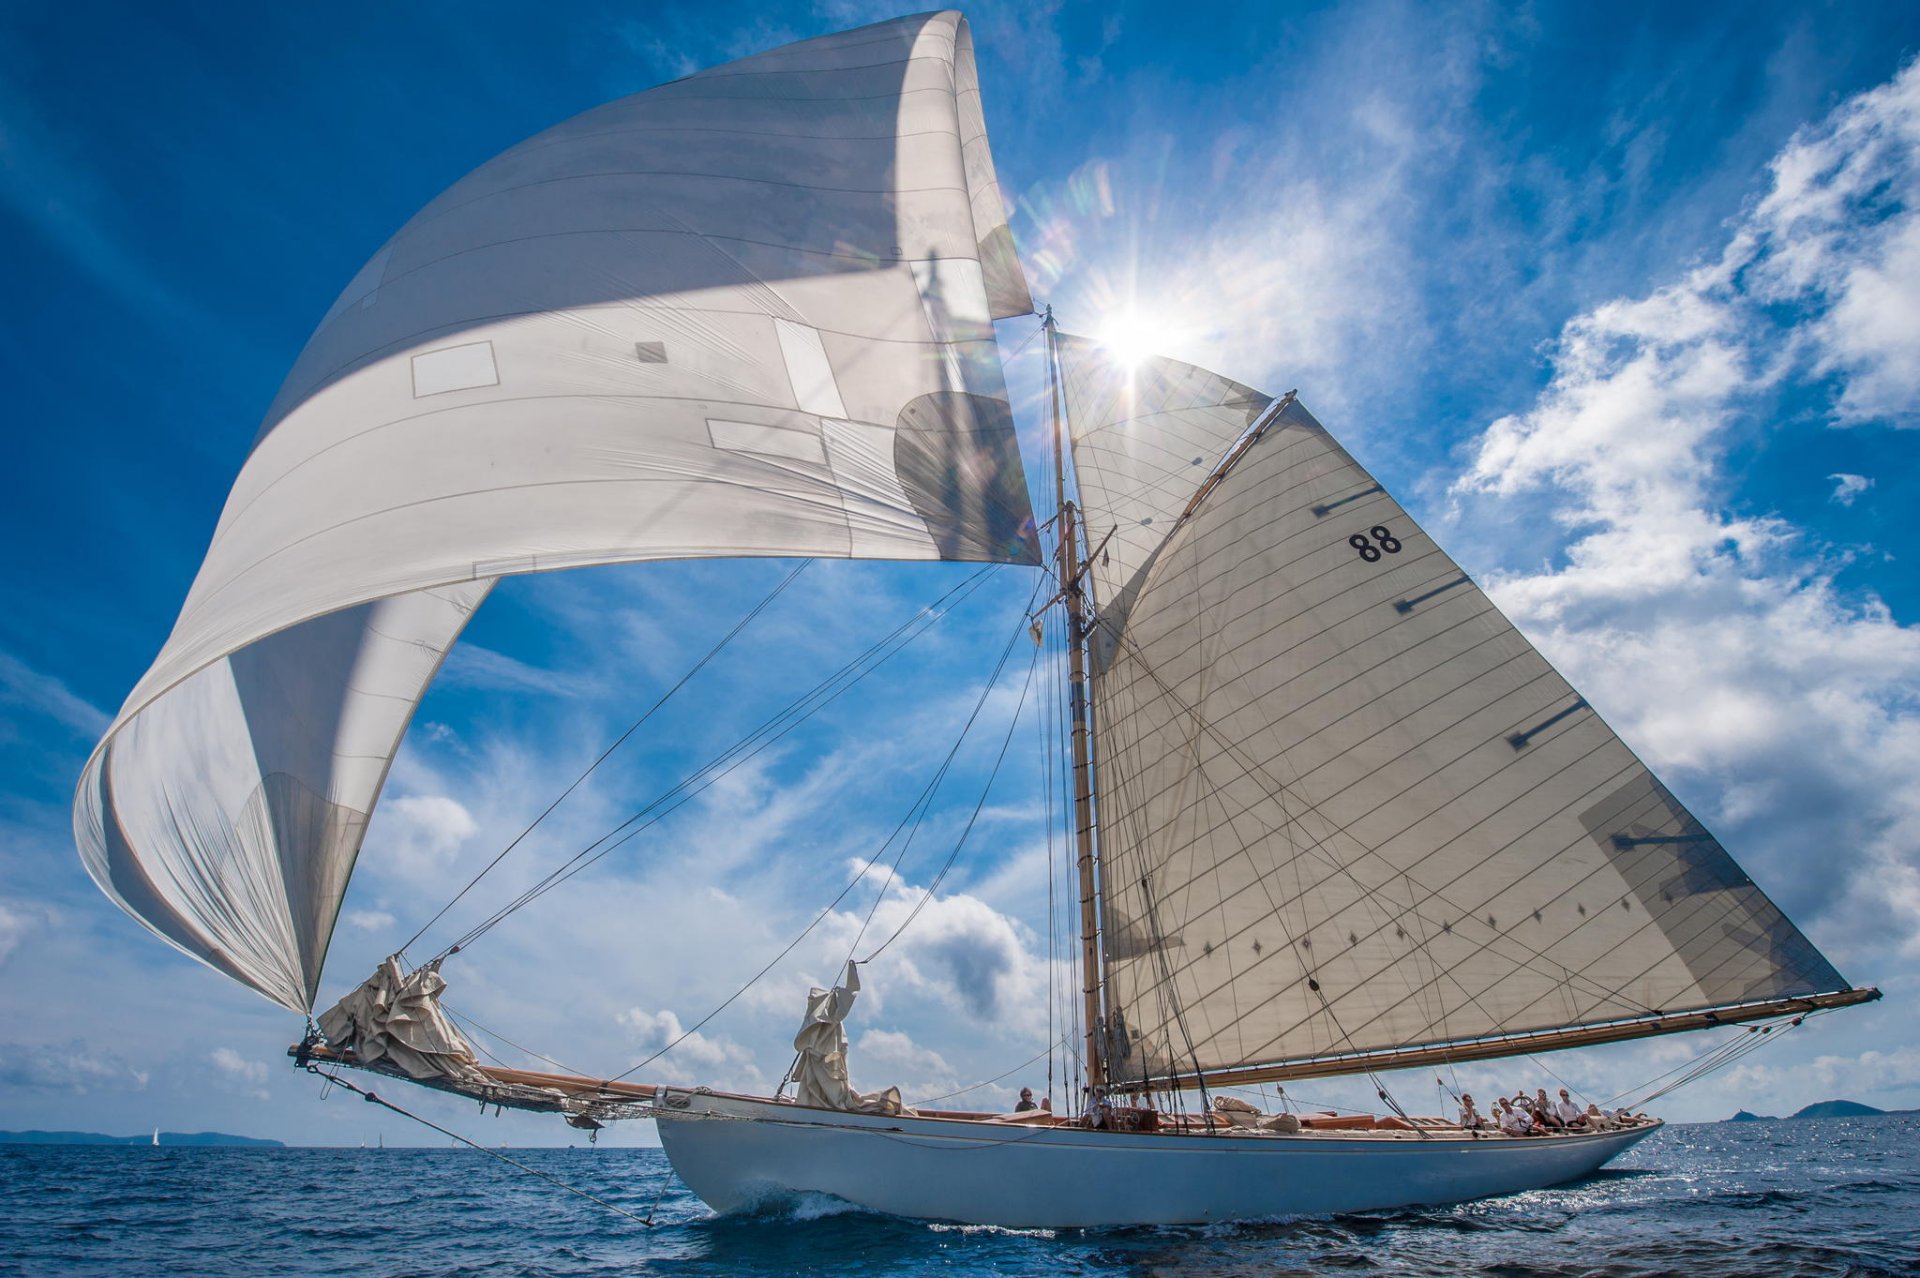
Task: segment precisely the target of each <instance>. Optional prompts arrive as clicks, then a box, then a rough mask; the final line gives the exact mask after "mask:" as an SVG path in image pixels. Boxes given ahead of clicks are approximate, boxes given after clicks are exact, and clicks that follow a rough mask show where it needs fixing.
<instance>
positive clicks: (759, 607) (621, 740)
mask: <svg viewBox="0 0 1920 1278" xmlns="http://www.w3.org/2000/svg"><path fill="white" fill-rule="evenodd" d="M812 563H813V560H811V559H802V560H801V561H800V563H799V566H798V567H796V568H794V570H793V571H792V572H790V573H788V574H787V575H786V576H785V577H783V578H782V579H781V581H780V584H779V585H777V586H775V587H774V588H773V589H772V590H771V591H769V592H768V593H767V597H766V598H764V599H762V600H761V601H760V602H759V603H757V604H755V605H754V607H753V610H752V611H751V612H749V613H748V614H747V615H746V616H744V617H742V618H741V619H740V620H739V621H738V622H737V623H736V624H735V625H734V627H733V629H731V630H729V631H727V633H726V634H725V635H722V636H721V638H720V642H719V643H716V644H715V645H713V647H711V648H709V649H708V650H707V655H706V656H704V657H702V658H700V660H698V661H696V662H695V663H694V664H693V668H692V669H691V670H689V671H687V672H686V673H685V674H683V675H681V676H680V680H679V682H677V683H675V684H674V685H673V686H672V687H671V688H668V689H667V690H666V691H665V692H663V693H661V694H660V696H659V698H658V699H657V700H656V701H655V702H654V703H653V704H652V705H650V706H648V707H647V711H646V713H645V714H643V715H641V716H640V717H639V718H638V719H635V720H634V721H633V723H632V724H630V725H629V726H628V728H627V730H626V731H625V732H622V733H621V734H620V735H619V736H618V737H616V738H614V741H613V744H612V745H610V746H608V747H607V748H606V749H605V750H602V751H601V752H600V757H599V758H597V759H595V760H594V761H593V762H592V763H590V764H588V765H587V768H586V771H584V772H582V773H581V774H580V775H579V776H577V777H575V778H574V779H573V783H572V784H571V785H569V786H568V787H567V788H566V789H564V790H562V791H561V792H560V797H558V798H556V799H555V800H554V801H553V802H552V803H549V804H548V805H547V806H546V809H545V810H544V811H542V812H541V813H540V815H539V816H537V817H535V818H534V819H533V820H532V821H531V822H529V823H528V825H527V828H526V829H524V830H522V831H520V833H518V834H516V835H514V836H513V842H511V843H509V844H507V846H506V847H504V848H502V849H501V850H500V854H499V855H498V856H496V857H494V858H493V860H491V861H489V862H487V864H486V865H485V866H484V867H482V868H481V870H480V872H479V873H478V874H476V875H474V876H473V877H472V878H471V879H469V880H468V881H467V885H466V886H465V887H463V888H461V889H460V890H459V891H458V892H456V893H454V895H453V899H452V900H451V901H448V902H447V903H446V904H445V905H443V906H441V907H440V909H439V911H438V912H437V913H435V914H434V916H433V917H432V918H430V919H428V920H427V921H426V922H425V923H422V924H421V925H420V930H419V931H418V932H415V933H414V934H413V935H412V936H411V937H409V938H408V939H407V942H406V944H405V945H402V946H401V947H400V949H399V951H398V952H399V953H400V954H403V955H404V954H405V953H406V952H407V946H409V945H412V944H413V943H414V942H415V941H418V940H419V939H420V938H421V937H422V936H424V935H426V932H427V929H428V928H430V927H432V926H433V925H434V924H435V923H438V922H439V921H440V920H441V918H442V917H444V916H445V915H446V912H447V911H448V910H451V909H452V908H453V907H454V906H455V905H457V904H459V902H460V898H461V897H464V896H465V895H466V894H467V893H469V892H471V891H472V890H473V889H474V888H475V886H477V885H478V884H479V882H480V880H481V879H484V878H486V877H487V875H488V874H489V873H491V872H492V871H493V868H494V867H495V866H497V865H499V864H500V862H502V861H504V860H506V858H507V855H508V854H509V853H510V852H512V851H513V850H514V849H515V848H517V847H519V846H520V843H521V841H522V840H523V839H525V838H526V837H527V836H528V835H529V834H532V833H533V832H534V830H535V829H536V828H537V827H538V826H539V825H540V823H541V822H542V821H545V820H546V819H547V818H548V817H550V816H552V815H553V812H554V809H555V808H558V807H559V806H560V805H561V804H562V803H564V802H566V800H567V796H568V795H570V794H572V793H573V792H574V791H575V790H577V789H579V788H580V786H581V785H582V783H584V782H585V781H586V779H587V778H588V777H590V776H592V775H593V774H594V771H595V770H596V769H598V768H599V766H600V765H601V764H603V763H605V762H606V761H607V758H608V756H609V755H611V754H612V753H613V752H614V751H615V750H618V749H619V748H620V747H621V746H623V745H625V744H626V743H627V739H628V738H629V737H631V736H632V735H633V734H634V733H636V732H638V731H639V730H640V728H641V725H643V724H645V723H646V721H647V720H649V719H651V718H653V716H654V714H655V713H656V712H658V711H659V709H660V707H661V706H664V705H666V704H667V702H668V700H669V699H670V698H672V696H673V694H674V693H676V692H678V691H680V689H682V688H684V687H686V686H687V683H688V681H689V680H691V679H692V678H693V677H694V676H695V675H697V674H699V673H700V671H701V670H703V669H705V668H706V665H707V663H708V662H710V661H712V660H713V659H714V658H715V657H717V656H719V655H720V651H721V649H723V648H725V647H726V646H727V645H728V644H730V643H732V642H733V641H734V639H735V637H737V636H738V635H739V633H740V632H741V631H742V630H745V629H746V628H747V626H748V625H750V624H751V623H752V621H753V619H754V618H755V617H758V616H759V615H760V614H761V613H763V612H765V611H766V610H767V608H768V606H769V605H771V604H772V603H773V601H774V600H775V599H778V598H779V597H780V595H781V593H782V592H783V591H785V590H786V588H787V587H788V586H791V585H792V584H793V583H794V580H795V579H796V578H797V577H799V576H800V574H801V573H803V572H805V571H806V570H807V568H808V567H809V566H810V565H812Z"/></svg>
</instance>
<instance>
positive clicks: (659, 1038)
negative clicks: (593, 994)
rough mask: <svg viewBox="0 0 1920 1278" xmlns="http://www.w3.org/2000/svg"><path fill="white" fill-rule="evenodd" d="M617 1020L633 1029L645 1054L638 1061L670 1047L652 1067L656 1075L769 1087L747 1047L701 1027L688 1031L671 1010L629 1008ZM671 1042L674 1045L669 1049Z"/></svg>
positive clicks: (714, 1083)
mask: <svg viewBox="0 0 1920 1278" xmlns="http://www.w3.org/2000/svg"><path fill="white" fill-rule="evenodd" d="M616 1019H617V1020H618V1021H619V1023H620V1024H621V1025H623V1026H625V1027H626V1028H627V1029H628V1030H630V1031H631V1032H632V1041H633V1042H634V1044H635V1045H636V1046H638V1047H639V1049H640V1053H641V1055H640V1056H639V1057H636V1058H635V1061H637V1060H639V1059H642V1058H644V1057H647V1056H652V1055H654V1054H655V1053H656V1052H659V1051H661V1050H662V1049H666V1055H665V1056H663V1057H661V1058H660V1060H659V1061H658V1062H657V1063H656V1064H655V1065H653V1066H652V1067H651V1073H652V1076H655V1077H661V1076H675V1077H679V1076H682V1075H688V1074H691V1075H695V1076H697V1077H698V1080H699V1081H700V1082H701V1083H702V1084H704V1085H707V1086H717V1087H723V1088H764V1087H765V1086H766V1081H765V1076H764V1075H763V1074H762V1072H761V1071H760V1069H759V1068H758V1067H757V1066H756V1065H755V1063H754V1060H753V1054H752V1053H751V1052H749V1051H748V1050H747V1049H746V1048H744V1047H742V1046H741V1045H740V1044H738V1043H736V1042H734V1041H733V1040H732V1039H729V1038H725V1037H721V1036H718V1035H707V1034H702V1033H700V1032H699V1031H697V1030H696V1031H694V1032H693V1033H688V1032H687V1031H686V1029H685V1027H684V1026H682V1025H681V1024H680V1018H679V1017H678V1016H677V1015H675V1014H674V1013H673V1012H671V1011H669V1010H666V1009H662V1010H660V1011H658V1012H649V1011H647V1010H645V1009H644V1008H638V1007H634V1008H628V1009H627V1010H626V1011H624V1012H622V1013H620V1015H619V1016H618V1017H617V1018H616ZM676 1040H677V1041H676ZM668 1044H673V1046H672V1047H671V1048H668ZM631 1063H633V1062H629V1064H631Z"/></svg>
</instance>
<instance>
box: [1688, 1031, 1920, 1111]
mask: <svg viewBox="0 0 1920 1278" xmlns="http://www.w3.org/2000/svg"><path fill="white" fill-rule="evenodd" d="M1724 1082H1725V1087H1726V1089H1727V1090H1728V1091H1731V1092H1734V1093H1736V1094H1740V1095H1750V1096H1755V1097H1758V1098H1764V1099H1765V1100H1766V1101H1767V1103H1769V1104H1773V1105H1775V1107H1776V1108H1779V1109H1783V1110H1784V1109H1792V1108H1797V1107H1798V1106H1799V1105H1800V1104H1804V1103H1805V1102H1804V1101H1802V1100H1800V1098H1801V1097H1804V1096H1807V1095H1809V1094H1812V1095H1816V1096H1818V1097H1820V1098H1822V1099H1852V1098H1855V1097H1859V1096H1866V1095H1872V1094H1874V1093H1876V1092H1906V1093H1912V1092H1915V1091H1920V1047H1911V1046H1908V1047H1895V1048H1892V1049H1890V1050H1887V1051H1881V1050H1878V1049H1874V1048H1869V1049H1867V1050H1866V1051H1862V1052H1858V1053H1856V1054H1854V1055H1851V1056H1839V1055H1822V1056H1816V1057H1814V1058H1813V1059H1812V1060H1810V1061H1797V1062H1795V1063H1793V1064H1791V1065H1781V1064H1761V1063H1753V1064H1740V1065H1736V1066H1734V1067H1733V1068H1732V1069H1730V1070H1728V1071H1727V1074H1726V1078H1725V1080H1724Z"/></svg>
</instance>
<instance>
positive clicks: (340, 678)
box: [75, 12, 1035, 1010]
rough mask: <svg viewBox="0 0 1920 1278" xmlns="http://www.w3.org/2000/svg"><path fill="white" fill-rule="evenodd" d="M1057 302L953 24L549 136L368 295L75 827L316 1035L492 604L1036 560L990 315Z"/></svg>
mask: <svg viewBox="0 0 1920 1278" xmlns="http://www.w3.org/2000/svg"><path fill="white" fill-rule="evenodd" d="M1029 309H1030V301H1029V299H1028V296H1027V291H1026V285H1025V283H1024V281H1023V278H1022V275H1021V272H1020V267H1019V265H1018V263H1017V261H1016V260H1015V258H1014V255H1013V252H1012V245H1011V241H1010V239H1009V237H1008V233H1007V226H1006V219H1005V215H1004V210H1003V205H1002V200H1001V195H1000V192H999V189H998V186H997V184H996V182H995V178H994V169H993V159H992V156H991V154H990V151H989V149H988V145H987V137H986V132H985V125H984V120H983V117H982V114H981V107H980V96H979V90H978V85H977V81H976V79H975V72H974V59H973V49H972V43H971V36H970V35H969V32H968V28H967V24H966V22H965V21H964V20H963V19H962V18H961V17H960V15H959V14H957V13H953V12H947V13H941V14H934V15H922V16H919V17H914V18H903V19H900V20H897V21H892V22H886V23H881V24H879V25H877V26H872V27H867V28H864V29H862V30H858V31H852V32H847V33H844V34H841V35H836V36H829V37H826V38H823V39H818V40H810V41H806V42H803V43H800V44H796V45H792V46H790V47H787V48H784V49H779V50H776V51H774V52H771V53H767V54H762V55H759V56H757V57H752V58H747V59H744V60H742V61H739V62H735V63H731V64H729V65H727V66H724V67H720V68H717V69H715V70H711V71H706V72H702V73H700V74H698V75H694V76H690V77H688V78H686V79H684V80H680V81H676V82H674V83H672V84H668V85H664V86H662V87H660V88H657V89H653V90H650V91H648V92H645V93H641V94H638V95H636V96H634V97H630V98H626V99H624V100H621V101H618V102H614V103H612V104H610V105H607V106H604V107H600V108H598V109H596V110H592V111H589V112H587V113H585V114H583V115H580V116H577V117H575V118H574V119H572V120H569V121H567V122H566V123H564V124H561V125H559V126H557V127H555V128H553V129H550V130H548V131H547V132H545V133H542V134H539V135H538V136H536V137H534V138H531V139H529V140H528V141H526V142H523V143H521V144H520V145H519V146H516V147H514V148H513V149H512V150H509V151H507V152H506V153H505V154H503V155H501V156H499V157H498V158H497V159H494V160H492V161H491V162H489V163H487V164H486V165H483V166H482V167H481V168H479V169H477V170H476V171H474V172H473V173H472V174H470V175H468V176H467V177H466V178H464V179H462V180H461V181H460V182H458V183H456V184H455V185H454V186H453V187H451V188H450V189H449V190H447V191H446V192H445V193H444V194H443V195H441V196H440V197H439V198H438V199H436V200H434V201H433V202H432V203H431V204H429V205H428V206H427V207H426V208H425V209H423V210H422V211H421V212H420V213H419V214H418V215H417V216H416V217H415V218H414V219H413V220H412V221H410V222H408V223H407V225H406V226H405V227H403V228H402V229H401V231H400V232H399V233H398V234H397V235H395V236H394V237H393V239H392V240H390V241H389V242H388V243H387V244H386V245H385V246H384V247H383V248H381V250H380V251H379V252H378V253H376V254H375V255H374V256H373V258H372V259H371V260H370V261H369V262H368V263H367V264H366V266H365V267H364V268H363V269H362V270H361V271H360V273H359V274H358V275H357V276H356V277H355V278H354V280H353V282H352V283H351V284H349V285H348V287H347V289H346V291H345V292H344V293H342V294H341V296H340V299H339V301H337V302H336V303H335V304H334V306H333V308H332V310H331V311H329V312H328V314H327V315H326V317H325V319H324V320H323V321H322V323H321V325H320V327H319V329H318V330H317V331H316V332H315V333H314V335H313V337H312V339H311V340H310V341H309V342H308V344H307V347H306V349H305V351H304V352H303V353H302V355H301V356H300V359H299V361H298V363H297V364H296V365H295V366H294V368H293V371H292V373H291V374H290V375H289V376H288V378H287V381H286V384H285V386H284V387H283V388H282V390H281V392H280V395H279V397H278V398H277V399H276V400H275V402H274V404H273V405H272V408H271V410H270V411H269V413H268V414H267V418H266V421H265V423H264V425H263V426H262V427H261V430H260V434H259V436H258V438H257V439H256V441H255V443H254V447H253V451H252V454H251V456H249V457H248V459H247V462H246V465H245V467H244V468H243V469H242V471H241V473H240V476H239V478H238V479H237V480H236V481H235V484H234V487H233V491H232V494H231V496H230V497H229V498H228V501H227V505H226V509H225V511H224V512H223V513H222V516H221V519H220V522H219V526H218V528H217V529H216V531H215V534H214V538H213V543H212V545H211V546H210V547H209V549H208V551H207V555H206V560H205V562H204V563H203V564H202V566H201V569H200V572H199V575H198V577H197V578H196V580H195V581H194V583H193V587H192V590H191V592H190V593H189V595H188V597H187V600H186V604H185V606H184V607H183V608H182V610H181V613H180V617H179V620H178V622H177V623H176V624H175V627H174V630H173V633H172V635H171V636H170V637H169V639H168V640H167V643H166V645H165V647H164V648H163V649H162V651H161V653H160V655H159V657H158V659H157V660H156V661H155V662H154V665H153V668H152V669H151V670H150V671H149V672H148V673H147V675H146V677H145V678H143V679H142V680H141V681H140V683H139V685H138V686H137V687H136V688H135V689H134V691H133V693H132V695H131V696H130V697H129V698H128V699H127V702H126V705H125V706H124V708H123V709H122V710H121V712H120V714H119V716H118V717H117V718H116V719H115V721H114V723H113V725H112V727H111V728H110V730H109V731H108V733H107V735H106V738H105V740H103V741H102V742H101V744H100V746H99V747H98V748H97V749H96V750H95V752H94V754H93V756H92V758H91V759H90V760H89V762H88V764H87V768H86V771H85V773H84V775H83V776H82V778H81V781H80V785H79V791H78V795H77V797H76V802H75V832H76V837H77V839H78V842H79V845H80V850H81V855H82V857H83V859H84V860H85V862H86V865H87V868H88V869H89V871H90V872H91V873H92V874H93V877H94V879H95V880H96V881H97V882H98V883H99V884H100V886H101V887H102V888H103V889H104V890H105V891H106V892H107V893H108V894H109V895H110V896H112V897H113V898H114V899H115V900H116V901H117V902H119V903H120V904H121V905H122V906H123V907H124V908H125V909H127V910H128V911H129V912H130V913H132V914H134V915H135V916H137V917H138V918H140V919H141V920H142V921H144V922H145V923H146V924H147V925H148V926H149V927H150V928H152V929H153V930H154V931H155V932H157V933H158V934H159V935H161V936H162V937H164V938H165V939H166V940H168V941H170V942H171V943H173V944H174V945H175V946H176V947H178V948H179V949H181V950H183V951H185V952H186V953H188V954H190V955H192V956H194V957H196V958H199V959H201V960H203V961H204V962H206V963H208V964H210V965H212V966H213V967H215V968H217V969H218V970H220V971H223V972H226V973H227V974H228V975H230V976H233V977H234V978H235V979H237V980H240V981H242V982H244V983H246V984H247V985H250V986H252V987H253V988H254V989H257V990H259V991H261V992H262V993H264V994H266V995H267V996H268V997H270V998H272V999H274V1000H276V1001H278V1002H280V1003H283V1004H285V1005H286V1006H288V1007H290V1008H294V1009H296V1010H305V1009H307V1008H309V1007H310V1006H311V1005H312V1001H313V997H314V993H315V987H316V984H317V982H318V979H319V973H320V967H321V962H322V959H323V957H324V954H325V951H326V948H327V942H328V939H329V936H330V935H331V932H332V929H333V923H334V917H335V914H336V912H337V910H338V908H339V903H340V900H341V896H342V894H343V893H344V891H345V888H346V882H347V876H348V874H349V873H350V871H351V869H352V866H353V862H354V859H355V857H356V855H357V853H358V851H359V848H360V842H361V839H362V836H363V835H364V833H365V830H366V823H367V819H368V814H369V813H370V811H371V809H372V807H373V804H374V801H375V798H376V796H377V795H378V793H379V791H380V787H381V785H382V782H383V780H384V777H385V775H386V770H387V767H388V764H389V762H390V760H391V758H392V756H393V753H394V750H395V749H396V747H397V744H398V742H399V739H400V736H401V733H402V732H403V731H404V729H405V727H406V724H407V721H408V719H409V718H410V716H411V715H412V712H413V708H414V706H415V704H416V703H417V702H418V700H419V698H420V696H421V694H422V692H423V690H424V689H425V687H426V686H427V683H428V682H429V680H431V678H432V677H433V674H434V672H435V670H436V669H437V667H438V666H439V664H440V661H441V660H442V658H443V657H444V656H445V654H446V651H447V649H448V648H449V647H450V646H451V645H452V644H453V642H454V640H455V638H456V637H457V636H458V635H459V633H460V630H461V628H462V627H463V626H464V625H465V623H466V620H467V618H468V616H469V615H471V613H472V612H473V610H474V609H475V608H476V607H477V606H478V605H479V604H480V602H481V601H482V599H483V598H484V597H485V595H486V593H487V591H488V589H489V587H490V586H491V585H492V583H493V582H494V581H496V580H498V579H499V578H500V577H502V576H506V575H509V574H515V573H527V572H538V571H544V570H549V569H555V568H564V567H570V566H575V565H586V564H603V563H617V562H625V561H632V560H646V559H667V558H686V557H695V556H749V555H815V556H847V557H854V558H887V559H940V558H945V559H965V560H999V561H1015V562H1034V561H1035V549H1034V542H1033V530H1032V521H1031V512H1030V510H1029V507H1028V505H1027V497H1026V486H1025V480H1024V477H1023V475H1022V473H1021V469H1020V461H1019V457H1018V453H1017V451H1016V449H1015V445H1014V434H1013V426H1012V419H1011V415H1010V413H1009V411H1008V407H1007V400H1006V392H1005V387H1004V384H1003V382H1002V374H1001V369H1000V365H999V361H998V356H997V354H996V351H995V348H994V345H993V332H992V327H991V320H992V319H993V318H996V317H1006V316H1010V315H1015V314H1020V313H1024V312H1026V311H1028V310H1029Z"/></svg>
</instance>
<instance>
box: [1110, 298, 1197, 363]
mask: <svg viewBox="0 0 1920 1278" xmlns="http://www.w3.org/2000/svg"><path fill="white" fill-rule="evenodd" d="M1183 336H1184V334H1183V333H1182V331H1181V330H1179V329H1177V328H1176V327H1174V326H1173V325H1171V324H1169V323H1168V322H1167V321H1166V320H1165V319H1164V318H1162V317H1160V316H1157V315H1152V314H1149V313H1147V312H1145V311H1142V310H1138V309H1135V308H1128V309H1127V310H1124V311H1117V312H1115V313H1113V314H1111V315H1109V316H1108V317H1107V318H1106V320H1105V321H1104V322H1103V323H1102V324H1101V325H1100V328H1099V331H1098V333H1097V334H1096V340H1098V341H1099V343H1100V344H1101V345H1102V346H1104V347H1106V348H1107V349H1108V350H1109V351H1110V352H1112V353H1113V355H1114V357H1115V358H1116V359H1118V360H1120V361H1121V362H1122V363H1124V364H1128V365H1133V364H1138V363H1139V362H1140V361H1141V360H1144V359H1147V358H1149V357H1152V356H1155V355H1164V354H1166V352H1167V348H1168V347H1170V346H1177V345H1179V343H1180V340H1181V338H1182V337H1183Z"/></svg>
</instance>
